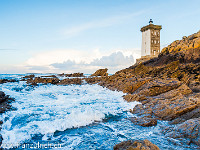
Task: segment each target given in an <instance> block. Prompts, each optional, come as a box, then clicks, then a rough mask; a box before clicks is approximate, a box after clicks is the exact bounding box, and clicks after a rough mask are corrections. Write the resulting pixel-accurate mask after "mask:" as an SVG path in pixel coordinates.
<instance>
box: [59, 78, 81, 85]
mask: <svg viewBox="0 0 200 150" xmlns="http://www.w3.org/2000/svg"><path fill="white" fill-rule="evenodd" d="M57 84H58V85H69V84H78V85H81V84H82V79H80V78H72V79H63V80H61V81H60V82H59V83H57Z"/></svg>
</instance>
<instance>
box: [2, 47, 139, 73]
mask: <svg viewBox="0 0 200 150" xmlns="http://www.w3.org/2000/svg"><path fill="white" fill-rule="evenodd" d="M138 57H140V51H139V50H138V49H130V50H110V51H107V52H106V53H105V52H102V51H100V50H99V49H95V50H93V51H85V52H84V51H80V50H54V51H48V52H42V53H37V54H35V55H34V56H33V57H32V58H30V59H28V60H27V61H26V62H25V63H23V64H20V65H17V66H0V68H1V69H0V71H1V73H31V72H32V73H63V72H64V73H72V72H83V73H93V72H94V71H96V70H97V69H100V68H105V67H107V68H108V69H109V73H114V72H116V71H118V70H120V69H123V68H126V67H129V66H131V65H133V63H134V61H135V59H136V58H138Z"/></svg>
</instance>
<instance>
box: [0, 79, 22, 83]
mask: <svg viewBox="0 0 200 150" xmlns="http://www.w3.org/2000/svg"><path fill="white" fill-rule="evenodd" d="M7 82H18V81H17V80H15V79H10V80H9V79H0V84H3V83H7Z"/></svg>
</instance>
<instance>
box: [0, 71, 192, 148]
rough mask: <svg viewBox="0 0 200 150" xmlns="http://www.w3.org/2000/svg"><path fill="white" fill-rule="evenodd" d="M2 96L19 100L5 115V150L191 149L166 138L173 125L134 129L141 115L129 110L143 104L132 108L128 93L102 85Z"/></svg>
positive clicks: (13, 87)
mask: <svg viewBox="0 0 200 150" xmlns="http://www.w3.org/2000/svg"><path fill="white" fill-rule="evenodd" d="M39 75H40V74H38V75H37V76H39ZM23 76H25V74H2V75H0V78H1V79H3V78H4V79H18V80H19V79H20V78H21V77H23ZM0 91H3V92H5V94H7V95H10V97H12V98H14V99H15V101H14V102H12V107H13V110H11V111H7V112H6V113H3V114H1V115H0V120H3V124H2V129H1V131H0V133H1V135H2V137H3V143H2V147H3V148H12V149H40V148H41V147H42V148H44V149H63V150H87V149H88V150H90V149H91V150H111V149H113V147H114V145H115V144H118V143H120V142H122V141H126V140H144V139H148V140H149V141H151V142H152V143H154V144H156V145H157V146H158V147H159V148H160V149H178V150H180V149H190V148H189V147H188V148H187V146H186V145H185V146H184V148H183V145H182V144H181V143H179V142H178V141H175V142H176V145H174V144H172V140H170V139H169V138H167V137H165V136H164V134H162V129H163V126H167V125H168V122H167V121H158V125H157V126H155V127H141V126H137V125H134V124H133V123H132V122H131V121H130V120H129V118H130V117H133V116H135V115H134V114H132V113H130V112H129V110H130V109H132V108H134V106H135V105H136V104H138V103H139V102H130V103H128V102H126V101H124V100H123V97H122V96H123V95H124V93H123V92H119V91H111V90H109V89H106V88H103V87H101V86H99V85H97V84H93V85H89V84H86V83H84V84H83V85H66V86H63V85H52V84H47V85H42V84H40V85H39V86H30V85H27V84H26V81H19V82H10V83H4V84H0ZM40 146H41V147H40Z"/></svg>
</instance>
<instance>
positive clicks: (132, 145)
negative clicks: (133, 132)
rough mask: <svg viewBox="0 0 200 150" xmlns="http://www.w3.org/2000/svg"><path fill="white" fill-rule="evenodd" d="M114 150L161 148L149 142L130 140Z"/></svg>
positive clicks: (155, 149)
mask: <svg viewBox="0 0 200 150" xmlns="http://www.w3.org/2000/svg"><path fill="white" fill-rule="evenodd" d="M113 149H114V150H159V147H158V146H156V145H155V144H153V143H151V142H150V141H148V140H143V141H142V140H135V141H132V140H129V141H125V142H121V143H119V144H116V145H115V146H114V148H113Z"/></svg>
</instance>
